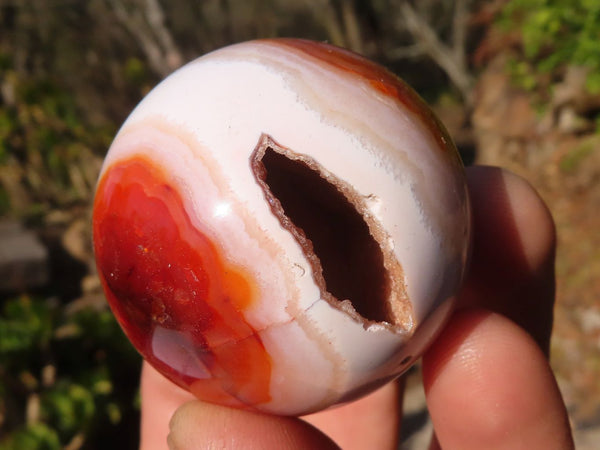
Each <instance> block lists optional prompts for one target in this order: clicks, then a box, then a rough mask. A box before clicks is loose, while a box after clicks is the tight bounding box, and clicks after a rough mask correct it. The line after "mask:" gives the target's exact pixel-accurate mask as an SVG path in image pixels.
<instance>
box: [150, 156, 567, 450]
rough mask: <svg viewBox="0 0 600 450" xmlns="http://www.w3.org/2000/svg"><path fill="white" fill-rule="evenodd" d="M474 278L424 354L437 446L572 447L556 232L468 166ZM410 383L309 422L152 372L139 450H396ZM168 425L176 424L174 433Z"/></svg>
mask: <svg viewBox="0 0 600 450" xmlns="http://www.w3.org/2000/svg"><path fill="white" fill-rule="evenodd" d="M467 176H468V180H469V188H470V192H471V199H472V206H473V225H474V246H473V256H472V262H471V270H470V274H469V276H468V278H467V280H466V283H465V286H464V289H463V291H462V293H461V295H460V298H459V303H458V308H457V311H456V312H455V313H454V315H453V316H452V317H451V319H450V321H449V323H448V324H447V326H446V327H445V328H444V330H443V331H442V332H441V334H440V336H439V337H438V338H437V339H436V341H435V342H434V344H433V345H432V346H431V348H430V349H429V350H428V351H427V352H426V353H425V355H423V382H424V386H425V393H426V397H427V406H428V409H429V413H430V416H431V420H432V422H433V426H434V430H435V435H434V437H433V439H432V444H431V448H432V449H436V448H443V449H455V448H456V449H461V450H467V449H478V450H479V449H503V448H506V449H519V448H523V449H537V448H540V449H572V448H574V445H573V441H572V437H571V432H570V427H569V422H568V416H567V412H566V409H565V405H564V402H563V400H562V397H561V394H560V391H559V390H558V387H557V384H556V381H555V378H554V375H553V373H552V370H551V368H550V366H549V364H548V359H547V357H548V353H549V344H550V334H551V329H552V311H553V304H554V251H555V234H554V225H553V222H552V219H551V217H550V214H549V212H548V210H547V209H546V207H545V205H544V203H543V202H542V200H541V199H540V198H539V197H538V195H537V194H536V193H535V191H534V190H533V189H532V188H531V187H530V186H529V185H528V184H527V183H526V182H525V181H524V180H522V179H520V178H518V177H517V176H515V175H512V174H510V173H507V172H505V171H502V170H501V169H496V168H489V167H472V168H469V169H467ZM401 398H402V386H401V380H400V381H397V382H395V383H390V384H388V385H387V386H384V387H383V388H381V389H380V390H378V391H376V392H374V393H373V394H371V395H369V396H367V397H365V398H363V399H360V400H358V401H356V402H353V403H350V404H347V405H344V406H341V407H338V408H335V409H331V410H327V411H323V412H320V413H316V414H312V415H310V416H305V417H303V418H301V419H299V418H289V417H276V416H268V415H263V414H258V413H252V412H247V411H240V410H233V409H229V408H226V407H222V406H217V405H211V404H208V403H204V402H200V401H197V400H194V398H193V397H192V396H191V394H189V393H187V392H185V391H183V390H182V389H180V388H178V387H177V386H175V385H174V384H172V383H171V382H170V381H167V380H166V379H165V378H164V377H162V375H160V374H158V373H157V372H156V371H155V370H154V369H152V368H151V367H150V366H148V365H147V364H145V365H144V369H143V372H142V427H141V448H142V449H143V450H152V449H163V448H165V447H166V446H167V444H166V442H167V435H168V442H169V445H170V447H171V448H175V449H198V448H244V449H254V448H255V449H270V448H276V449H282V448H286V449H306V448H311V449H313V448H314V449H330V448H337V447H336V445H337V446H339V447H341V448H343V449H371V448H372V449H396V448H398V435H399V431H400V423H401V418H402V412H401V406H402V405H401ZM169 423H170V426H169Z"/></svg>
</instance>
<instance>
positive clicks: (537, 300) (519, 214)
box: [459, 167, 556, 353]
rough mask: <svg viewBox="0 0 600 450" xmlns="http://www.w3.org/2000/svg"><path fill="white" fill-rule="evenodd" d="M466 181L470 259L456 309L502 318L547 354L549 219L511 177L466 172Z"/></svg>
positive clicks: (526, 187)
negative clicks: (470, 217) (470, 224)
mask: <svg viewBox="0 0 600 450" xmlns="http://www.w3.org/2000/svg"><path fill="white" fill-rule="evenodd" d="M467 177H468V182H469V192H470V196H471V203H472V210H473V254H472V260H471V270H470V273H469V275H468V277H467V279H466V282H465V288H464V289H463V292H462V294H461V300H460V302H459V306H462V307H464V306H471V307H472V306H478V307H483V308H485V309H489V310H492V311H494V312H498V313H500V314H503V315H505V316H506V317H508V318H510V319H511V320H512V321H514V322H516V323H517V324H519V325H520V326H521V327H523V329H525V330H527V332H529V333H530V334H531V335H532V336H533V337H534V339H535V340H536V342H537V343H538V345H539V346H540V348H542V349H543V350H544V351H545V352H546V353H547V352H548V350H549V341H550V333H551V330H552V322H553V305H554V289H555V285H554V253H555V248H556V232H555V226H554V221H553V220H552V216H551V214H550V212H549V210H548V208H547V207H546V205H545V203H544V201H543V200H542V198H541V197H540V196H539V194H538V193H537V192H536V191H535V189H534V188H533V187H532V186H531V185H530V184H529V183H528V182H527V181H526V180H524V179H523V178H521V177H519V176H517V175H515V174H513V173H511V172H508V171H506V170H503V169H500V168H495V167H470V168H469V169H468V171H467Z"/></svg>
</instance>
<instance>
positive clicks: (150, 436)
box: [140, 361, 194, 450]
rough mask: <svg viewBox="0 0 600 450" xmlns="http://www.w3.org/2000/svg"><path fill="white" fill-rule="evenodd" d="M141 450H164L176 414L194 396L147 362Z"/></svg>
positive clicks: (144, 372)
mask: <svg viewBox="0 0 600 450" xmlns="http://www.w3.org/2000/svg"><path fill="white" fill-rule="evenodd" d="M141 396H142V415H141V428H140V449H141V450H164V449H165V448H166V446H167V435H168V434H169V421H170V420H171V417H172V416H173V414H174V413H175V410H176V409H177V408H179V407H180V406H181V405H183V404H184V403H186V402H189V401H190V400H192V399H194V396H193V395H192V394H190V393H189V392H187V391H184V390H183V389H181V388H180V387H179V386H177V385H176V384H174V383H172V382H171V381H169V380H167V379H166V378H165V377H164V376H163V375H161V374H160V373H158V372H157V371H156V370H155V369H154V368H153V367H152V366H150V365H149V364H148V363H147V362H145V361H144V365H143V366H142V383H141Z"/></svg>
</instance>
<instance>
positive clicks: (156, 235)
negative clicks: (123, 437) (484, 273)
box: [93, 39, 470, 415]
mask: <svg viewBox="0 0 600 450" xmlns="http://www.w3.org/2000/svg"><path fill="white" fill-rule="evenodd" d="M469 227H470V213H469V203H468V195H467V188H466V183H465V176H464V170H463V166H462V163H461V161H460V158H459V156H458V154H457V151H456V148H455V147H454V144H453V143H452V141H451V139H450V138H449V136H448V134H447V132H446V131H445V129H444V127H443V126H442V125H441V123H440V122H439V121H438V120H437V119H436V117H435V116H434V115H433V113H432V112H431V111H430V110H429V108H428V107H427V106H426V105H425V104H424V102H423V101H422V100H421V99H420V98H419V97H418V96H417V95H416V94H415V93H414V92H413V91H412V90H411V89H410V88H409V87H408V86H407V85H406V84H404V83H403V82H402V81H401V80H399V79H398V78H397V77H395V76H394V75H393V74H391V73H390V72H388V71H386V70H385V69H384V68H382V67H380V66H378V65H376V64H374V63H372V62H370V61H368V60H366V59H364V58H363V57H361V56H358V55H356V54H354V53H351V52H349V51H346V50H343V49H340V48H337V47H334V46H331V45H327V44H323V43H316V42H310V41H303V40H294V39H274V40H259V41H251V42H247V43H242V44H237V45H233V46H230V47H226V48H223V49H221V50H218V51H215V52H212V53H210V54H207V55H205V56H203V57H201V58H199V59H197V60H195V61H193V62H191V63H189V64H188V65H186V66H185V67H183V68H181V69H180V70H178V71H177V72H175V73H174V74H172V75H171V76H169V77H168V78H167V79H166V80H164V81H163V82H162V83H160V84H159V85H158V86H157V87H156V88H155V89H154V90H153V91H152V92H151V93H150V94H149V95H148V96H147V97H146V98H145V99H144V100H143V101H142V102H141V103H140V104H139V106H138V107H137V108H136V109H135V110H134V111H133V113H132V114H131V115H130V117H129V118H128V119H127V121H126V122H125V123H124V125H123V126H122V128H121V130H120V131H119V133H118V135H117V136H116V138H115V140H114V142H113V144H112V146H111V148H110V151H109V152H108V154H107V157H106V160H105V163H104V166H103V168H102V172H101V174H100V180H99V182H98V186H97V192H96V198H95V203H94V214H93V235H94V247H95V254H96V260H97V267H98V272H99V275H100V279H101V281H102V285H103V287H104V290H105V293H106V296H107V298H108V302H109V303H110V306H111V308H112V310H113V311H114V313H115V315H116V317H117V319H118V321H119V323H120V325H121V326H122V328H123V330H124V331H125V333H126V334H127V336H128V338H129V339H130V340H131V342H132V343H133V345H134V346H135V347H136V348H137V349H138V351H139V352H140V353H141V354H142V355H143V356H144V358H145V359H146V360H147V361H148V362H149V363H150V364H152V365H153V366H154V367H155V368H156V369H157V370H158V371H159V372H161V373H162V374H163V375H165V376H166V377H167V378H169V379H170V380H172V381H173V382H175V383H177V384H178V385H179V386H181V387H183V388H185V389H187V390H189V391H190V392H191V393H193V394H194V395H196V396H197V397H198V398H200V399H202V400H205V401H209V402H214V403H219V404H222V405H228V406H233V407H239V408H246V409H252V410H258V411H263V412H268V413H274V414H286V415H298V414H305V413H308V412H314V411H317V410H320V409H324V408H327V407H330V406H332V405H335V404H339V403H343V402H348V401H351V400H353V399H356V398H358V397H359V396H361V395H364V394H366V393H368V392H370V391H372V390H374V389H376V388H377V387H379V386H382V385H383V384H384V383H386V382H388V381H390V380H392V379H394V378H395V377H397V376H398V375H400V374H401V373H402V372H403V371H405V370H406V369H407V368H408V367H409V366H410V365H411V363H413V362H414V361H415V360H416V359H417V358H418V357H419V355H420V354H421V353H422V352H423V351H424V350H425V348H426V347H427V345H428V344H429V343H430V342H431V340H432V339H434V338H435V336H436V333H437V332H438V331H439V330H440V328H441V327H442V326H443V324H444V322H445V319H446V318H447V317H448V314H449V313H450V311H451V309H452V305H453V302H454V298H455V296H456V294H457V291H458V290H459V288H460V285H461V281H462V279H463V276H464V272H465V265H466V260H467V257H468V251H469V233H470V229H469Z"/></svg>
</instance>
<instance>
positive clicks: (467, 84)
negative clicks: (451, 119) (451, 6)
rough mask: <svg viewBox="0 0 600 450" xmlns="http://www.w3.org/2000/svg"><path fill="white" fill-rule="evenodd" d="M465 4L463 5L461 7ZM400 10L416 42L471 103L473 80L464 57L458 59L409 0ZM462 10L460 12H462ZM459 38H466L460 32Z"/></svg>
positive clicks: (452, 49) (403, 3)
mask: <svg viewBox="0 0 600 450" xmlns="http://www.w3.org/2000/svg"><path fill="white" fill-rule="evenodd" d="M459 1H460V0H459ZM461 3H462V2H461ZM463 6H464V5H463ZM463 6H461V8H462V7H463ZM400 11H401V13H402V16H403V21H404V24H405V26H406V29H407V30H408V31H409V32H410V34H411V35H412V36H413V39H414V40H415V42H416V43H417V44H418V45H420V46H422V48H423V49H424V51H425V52H426V53H427V54H428V55H429V56H430V57H431V59H433V61H435V63H436V64H437V65H438V66H440V67H441V68H442V69H443V70H444V71H445V72H446V74H447V75H448V77H449V78H450V80H451V81H452V83H453V84H454V85H455V86H456V87H457V88H458V89H459V90H460V92H461V94H462V95H463V97H464V99H465V101H466V102H467V103H470V101H471V99H470V97H471V86H472V82H473V81H472V78H471V75H470V74H469V72H468V70H467V68H466V64H465V62H464V59H461V58H460V57H459V58H458V59H456V57H455V50H454V48H451V47H448V46H447V45H446V44H444V43H443V42H442V41H441V40H440V38H439V36H438V35H437V33H436V32H435V31H434V30H433V28H432V27H431V25H430V24H429V23H428V22H427V21H426V20H424V19H423V18H422V17H421V16H420V15H419V14H418V13H417V12H416V11H415V10H414V9H413V7H412V6H411V5H410V3H408V1H404V2H402V4H401V5H400ZM461 11H462V10H461ZM461 11H459V12H460V13H461V14H462V12H461ZM457 39H458V40H461V39H465V38H463V37H461V36H460V33H459V36H458V37H457ZM454 45H456V43H454ZM463 47H464V43H463ZM461 51H464V50H461Z"/></svg>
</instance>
